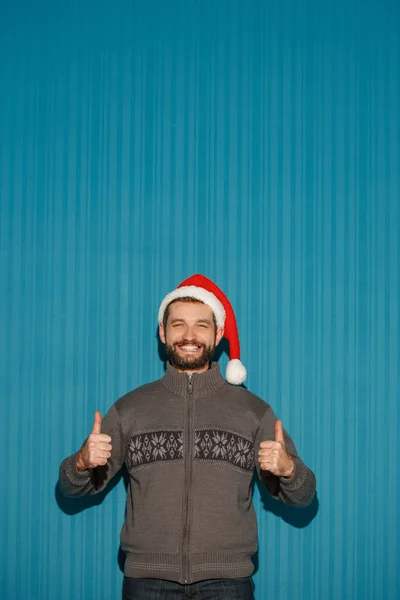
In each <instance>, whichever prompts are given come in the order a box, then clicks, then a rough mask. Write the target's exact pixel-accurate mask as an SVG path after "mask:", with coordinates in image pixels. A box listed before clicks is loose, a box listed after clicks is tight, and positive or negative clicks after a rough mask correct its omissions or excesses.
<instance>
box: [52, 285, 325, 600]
mask: <svg viewBox="0 0 400 600" xmlns="http://www.w3.org/2000/svg"><path fill="white" fill-rule="evenodd" d="M159 334H160V339H161V341H162V342H163V343H164V344H165V349H166V353H167V356H168V359H169V360H168V363H167V369H166V373H165V375H164V377H162V378H161V379H160V380H158V381H155V382H153V383H150V384H147V385H144V386H142V387H140V388H138V389H136V390H134V391H133V392H130V393H128V394H127V395H126V396H124V397H123V398H121V399H119V400H118V401H117V402H116V403H115V404H114V405H113V406H112V407H111V409H110V410H109V412H108V414H107V415H106V417H105V418H104V421H102V419H101V415H100V413H98V412H96V413H95V420H94V425H93V430H92V433H91V434H90V435H89V437H88V438H87V440H86V441H85V443H84V444H83V446H82V448H81V449H80V450H79V451H78V452H77V453H75V454H73V455H72V456H70V457H69V458H67V459H65V460H64V461H63V463H62V465H61V467H60V487H61V489H62V490H63V492H64V493H65V494H66V495H69V496H80V495H85V494H95V493H97V492H99V491H101V490H102V489H103V488H104V487H105V486H106V485H107V483H108V482H109V480H110V479H111V478H112V477H113V476H114V474H115V473H116V472H117V471H118V470H119V469H120V467H121V465H122V464H123V463H124V462H125V464H126V466H127V469H128V472H129V486H128V499H127V510H126V519H125V523H124V525H123V528H122V531H121V548H122V550H123V551H124V552H125V554H126V562H125V577H124V585H123V599H124V600H168V599H176V600H178V599H182V600H183V599H184V598H189V597H190V598H196V599H198V600H211V599H212V600H223V599H228V598H235V599H236V600H251V599H253V598H254V596H253V591H252V582H251V578H250V577H251V574H252V572H253V564H252V561H251V557H252V556H253V555H254V554H255V552H256V550H257V524H256V518H255V513H254V509H253V504H252V498H251V482H252V475H253V470H254V468H256V469H257V471H258V475H259V477H260V478H261V480H262V481H263V482H264V483H265V484H266V486H267V488H268V489H269V491H270V493H271V494H272V495H273V496H274V497H276V498H279V499H281V500H282V501H283V502H286V503H289V504H295V505H306V504H309V503H310V502H311V500H312V499H313V497H314V493H315V477H314V475H313V473H312V472H311V471H310V470H309V469H308V467H306V466H305V465H304V463H303V462H302V461H301V459H300V458H299V456H298V455H297V452H296V449H295V446H294V444H293V442H292V440H291V438H290V437H289V435H288V434H287V433H286V432H284V430H283V429H282V423H281V421H278V420H277V419H276V417H275V415H274V413H273V411H272V409H271V407H270V406H269V405H268V404H266V403H265V402H264V401H263V400H261V399H260V398H258V397H257V396H254V395H253V394H251V393H250V392H248V391H247V390H246V389H244V388H243V387H237V385H238V384H240V383H243V381H244V379H245V377H246V370H245V368H244V366H243V365H242V363H241V361H240V347H239V337H238V332H237V326H236V320H235V315H234V312H233V309H232V307H231V305H230V303H229V301H228V299H227V298H226V296H225V295H224V294H223V293H222V291H221V290H220V289H219V288H218V287H217V286H216V285H215V284H214V283H213V282H212V281H210V280H209V279H207V278H205V277H203V276H202V275H194V276H193V277H190V278H189V279H187V280H186V281H184V282H183V283H182V284H181V285H180V286H179V287H178V288H177V289H176V290H174V291H173V292H171V293H170V294H168V295H167V296H166V298H164V300H163V302H162V303H161V306H160V310H159ZM223 336H225V337H226V338H227V339H228V341H229V347H230V358H231V360H230V362H229V363H228V368H227V373H226V378H227V381H226V380H225V379H224V378H223V377H222V376H221V374H220V370H219V367H218V364H217V363H212V362H211V358H212V355H213V353H214V350H215V347H216V346H217V345H218V343H219V342H220V340H221V339H222V337H223ZM231 384H236V385H231Z"/></svg>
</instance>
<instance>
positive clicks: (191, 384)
mask: <svg viewBox="0 0 400 600" xmlns="http://www.w3.org/2000/svg"><path fill="white" fill-rule="evenodd" d="M188 377H189V385H188V388H189V394H191V393H192V392H193V383H192V376H191V375H188Z"/></svg>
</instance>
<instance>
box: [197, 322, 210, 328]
mask: <svg viewBox="0 0 400 600" xmlns="http://www.w3.org/2000/svg"><path fill="white" fill-rule="evenodd" d="M199 327H202V328H203V329H207V327H208V326H207V325H206V324H205V323H199Z"/></svg>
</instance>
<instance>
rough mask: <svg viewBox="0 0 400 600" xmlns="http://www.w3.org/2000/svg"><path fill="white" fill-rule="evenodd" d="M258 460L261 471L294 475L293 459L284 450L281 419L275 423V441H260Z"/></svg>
mask: <svg viewBox="0 0 400 600" xmlns="http://www.w3.org/2000/svg"><path fill="white" fill-rule="evenodd" d="M258 462H259V463H260V466H261V469H262V470H263V471H270V472H271V473H272V474H273V475H278V477H292V475H294V470H295V466H294V461H293V458H292V457H291V456H290V455H289V454H288V453H287V452H286V445H285V439H284V437H283V429H282V421H277V422H276V423H275V441H266V442H261V444H260V450H259V453H258Z"/></svg>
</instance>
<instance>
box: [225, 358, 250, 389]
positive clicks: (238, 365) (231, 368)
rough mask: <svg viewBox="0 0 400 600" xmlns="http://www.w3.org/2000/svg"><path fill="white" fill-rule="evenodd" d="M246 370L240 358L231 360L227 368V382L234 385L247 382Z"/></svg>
mask: <svg viewBox="0 0 400 600" xmlns="http://www.w3.org/2000/svg"><path fill="white" fill-rule="evenodd" d="M246 374H247V371H246V368H245V367H244V365H243V364H242V362H241V361H240V360H239V359H238V358H234V359H233V360H230V361H229V362H228V364H227V367H226V380H227V381H228V382H229V383H233V384H234V385H240V384H241V383H243V382H244V381H246Z"/></svg>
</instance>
